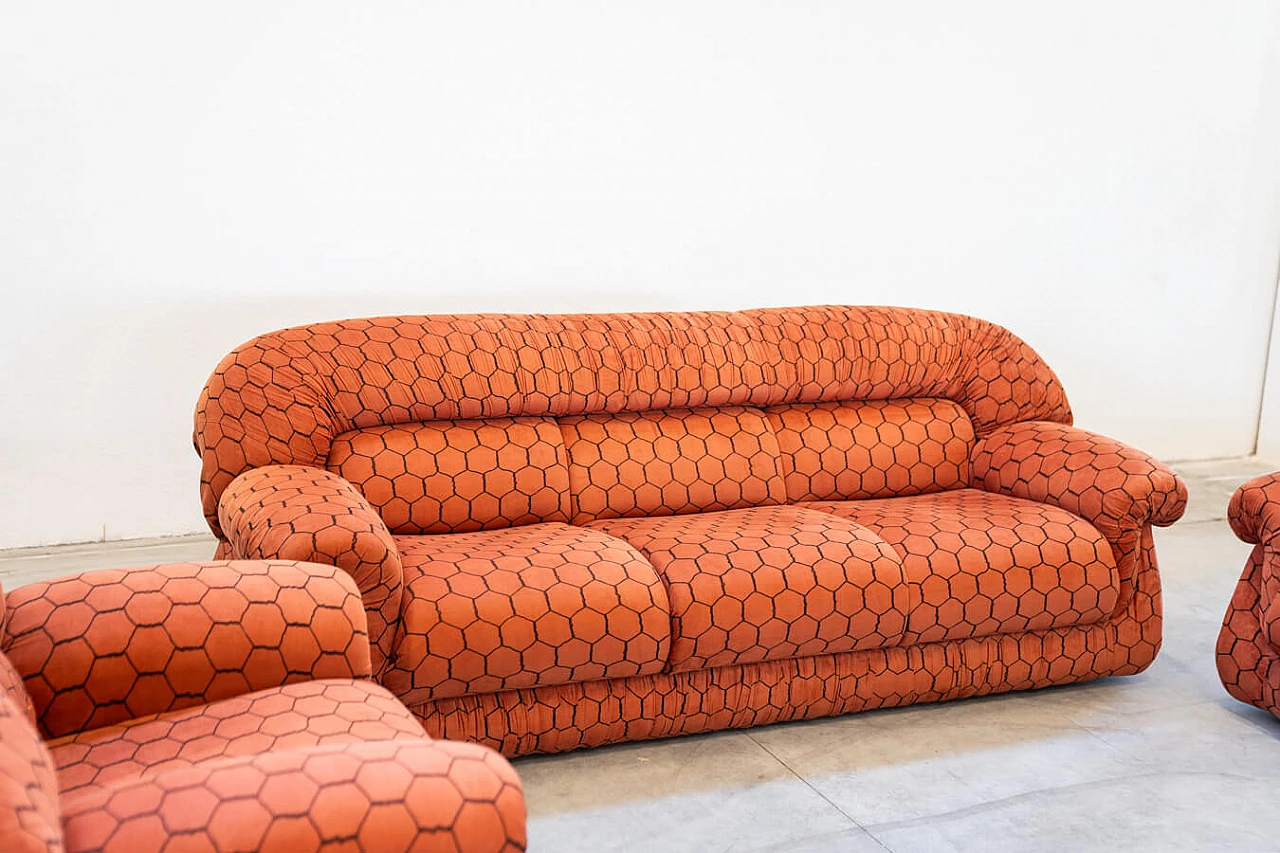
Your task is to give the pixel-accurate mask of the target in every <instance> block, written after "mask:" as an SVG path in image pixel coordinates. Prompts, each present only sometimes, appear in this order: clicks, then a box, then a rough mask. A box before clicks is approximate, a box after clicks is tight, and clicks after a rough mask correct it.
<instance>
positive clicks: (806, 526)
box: [589, 506, 910, 672]
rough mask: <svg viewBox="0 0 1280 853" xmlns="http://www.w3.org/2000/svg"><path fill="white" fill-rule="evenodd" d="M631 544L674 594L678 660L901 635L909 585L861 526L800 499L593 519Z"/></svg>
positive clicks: (828, 650)
mask: <svg viewBox="0 0 1280 853" xmlns="http://www.w3.org/2000/svg"><path fill="white" fill-rule="evenodd" d="M589 526H590V527H592V528H594V529H596V530H601V531H603V532H605V533H608V534H610V535H612V536H616V537H618V538H620V539H625V540H626V541H627V542H628V543H630V544H631V545H633V546H635V547H636V548H637V549H639V551H640V552H641V553H642V554H644V556H645V557H646V558H647V559H648V560H649V561H650V562H651V563H652V564H653V566H654V568H655V569H657V571H658V572H659V573H660V574H661V576H662V579H663V581H664V582H665V583H666V587H667V595H668V596H669V598H670V600H671V616H672V636H671V670H672V671H677V672H678V671H688V670H698V669H706V668H709V667H717V666H726V665H729V664H744V663H755V662H758V661H766V660H785V659H787V658H795V657H809V656H813V655H819V654H833V653H837V652H849V651H855V650H858V649H876V648H883V647H884V646H893V645H897V644H898V642H899V640H900V639H901V637H902V632H903V630H904V629H905V627H906V622H907V611H908V609H909V606H910V604H909V590H908V588H907V586H906V584H904V583H903V574H902V564H901V563H900V561H899V560H898V556H897V554H895V553H894V552H893V550H892V549H891V548H890V547H889V546H888V545H886V544H885V543H884V542H883V541H882V540H881V539H880V538H879V537H877V536H876V535H875V534H873V533H871V532H870V531H868V530H867V529H866V528H864V527H860V526H858V525H857V524H852V523H850V522H848V521H846V520H844V519H842V518H839V517H837V516H834V515H830V514H827V513H820V512H814V511H813V510H808V509H801V508H800V507H795V506H773V507H754V508H750V509H737V510H727V511H725V512H708V513H699V514H696V515H678V516H667V517H660V518H628V519H621V518H620V519H610V520H607V521H594V522H591V523H590V525H589Z"/></svg>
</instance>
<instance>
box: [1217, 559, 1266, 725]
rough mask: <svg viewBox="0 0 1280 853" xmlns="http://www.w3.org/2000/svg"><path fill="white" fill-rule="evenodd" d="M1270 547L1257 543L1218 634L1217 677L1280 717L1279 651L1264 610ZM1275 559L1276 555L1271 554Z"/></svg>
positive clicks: (1236, 693)
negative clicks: (1264, 567) (1264, 577)
mask: <svg viewBox="0 0 1280 853" xmlns="http://www.w3.org/2000/svg"><path fill="white" fill-rule="evenodd" d="M1266 551H1267V546H1265V545H1256V546H1254V549H1253V553H1252V554H1250V556H1249V562H1248V563H1247V564H1246V565H1245V569H1244V574H1243V575H1242V576H1241V578H1240V582H1239V583H1237V584H1236V590H1235V594H1234V595H1233V596H1232V597H1231V603H1230V604H1229V605H1228V607H1227V613H1226V616H1225V617H1223V620H1222V631H1221V632H1220V633H1219V634H1218V648H1217V658H1218V677H1219V678H1221V679H1222V685H1223V686H1224V687H1226V688H1227V692H1228V693H1230V694H1231V695H1232V696H1233V697H1235V698H1236V699H1239V700H1240V701H1241V702H1247V703H1249V704H1250V705H1256V706H1257V707H1259V708H1262V709H1263V710H1264V711H1270V712H1271V713H1272V714H1274V715H1276V716H1277V717H1280V650H1277V649H1276V647H1275V646H1273V645H1271V641H1270V639H1269V638H1268V632H1267V626H1265V625H1264V624H1263V613H1264V612H1265V611H1266V609H1267V607H1268V605H1269V602H1268V601H1267V600H1265V599H1266V596H1265V595H1264V589H1263V566H1264V564H1265V562H1266V560H1267V559H1268V555H1267V553H1266ZM1272 559H1274V557H1272Z"/></svg>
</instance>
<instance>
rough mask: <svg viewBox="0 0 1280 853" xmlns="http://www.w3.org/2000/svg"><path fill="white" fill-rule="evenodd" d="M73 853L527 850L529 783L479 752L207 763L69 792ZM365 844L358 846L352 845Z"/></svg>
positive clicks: (440, 749)
mask: <svg viewBox="0 0 1280 853" xmlns="http://www.w3.org/2000/svg"><path fill="white" fill-rule="evenodd" d="M62 820H63V828H64V829H63V832H64V835H65V838H66V845H67V851H68V853H73V851H82V850H94V851H101V853H134V851H136V850H139V849H143V848H144V847H145V848H150V847H152V846H158V841H157V839H156V836H157V835H158V834H168V835H180V836H181V837H182V849H183V850H185V851H207V853H217V851H224V850H257V851H260V853H310V851H318V850H321V849H325V850H327V849H330V847H337V846H342V847H344V849H345V848H346V847H347V846H353V847H355V848H357V849H359V850H361V851H363V853H379V851H402V850H415V851H424V853H425V851H446V850H447V851H458V853H516V851H520V850H524V847H525V806H524V796H523V794H522V793H521V790H520V781H519V779H518V778H517V777H516V774H515V771H513V770H512V769H511V765H509V764H508V763H507V762H506V760H505V759H503V758H502V757H501V756H499V755H498V754H497V753H495V752H493V751H492V750H489V749H486V748H484V747H481V746H476V745H474V744H463V743H450V742H446V741H434V742H432V741H426V740H421V741H374V742H366V743H357V744H344V745H334V746H315V747H308V748H302V749H294V750H285V751H280V752H267V753H263V754H260V755H254V756H244V757H240V758H232V759H223V760H219V761H208V762H204V763H202V764H197V765H195V766H192V767H184V768H178V769H173V770H168V771H162V772H160V773H157V774H154V775H151V776H148V777H144V778H141V779H139V778H136V777H135V778H132V779H130V780H128V781H121V782H118V783H107V784H106V785H103V786H100V787H95V788H91V789H88V790H87V791H86V793H85V794H83V795H75V794H72V795H68V796H67V797H65V798H64V802H63V817H62ZM352 842H354V844H352Z"/></svg>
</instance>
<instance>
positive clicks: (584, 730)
mask: <svg viewBox="0 0 1280 853" xmlns="http://www.w3.org/2000/svg"><path fill="white" fill-rule="evenodd" d="M195 446H196V449H197V451H198V452H199V453H200V455H201V458H202V460H203V473H202V480H201V496H202V499H203V505H204V512H205V517H206V518H207V520H208V522H209V526H210V528H211V529H212V530H213V531H214V533H216V534H217V535H218V537H219V539H220V546H219V555H220V556H224V557H225V556H230V557H237V558H248V557H253V558H264V557H280V558H289V559H306V560H314V561H318V562H324V563H330V564H333V565H336V566H340V567H342V568H343V569H344V570H346V571H347V572H349V573H350V574H351V576H352V577H353V578H354V579H355V580H356V582H357V583H358V585H359V588H360V591H361V594H362V595H363V598H364V604H365V607H366V609H367V610H368V612H369V618H370V633H371V636H372V639H373V655H374V664H373V666H374V670H375V672H376V674H377V678H378V679H379V680H380V681H381V683H382V684H384V685H385V686H387V687H388V688H390V689H391V691H392V692H393V693H395V694H396V695H397V696H398V697H399V698H400V699H401V700H402V701H404V702H405V703H406V704H408V705H409V706H410V708H411V709H412V710H413V711H414V712H415V713H416V714H417V715H418V717H419V719H421V720H422V721H423V723H424V725H425V727H426V729H427V731H428V732H430V733H431V734H432V735H435V736H441V737H449V738H454V739H460V740H469V741H477V742H480V743H484V744H488V745H490V746H493V747H495V748H498V749H500V750H502V751H503V752H504V753H506V754H508V755H516V754H522V753H531V752H554V751H558V750H567V749H573V748H576V747H581V746H590V745H595V744H601V743H607V742H611V741H618V740H629V739H639V738H654V737H663V736H667V735H675V734H682V733H688V732H699V731H706V730H711V729H721V728H728V727H738V726H750V725H756V724H763V723H770V722H774V721H777V720H789V719H796V718H808V717H818V716H826V715H833V714H842V713H846V712H850V711H856V710H860V709H865V708H876V707H884V706H892V705H903V704H908V703H912V702H923V701H935V700H942V699H950V698H955V697H962V696H973V695H978V694H984V693H992V692H998V691H1005V690H1015V689H1025V688H1034V687H1042V686H1045V685H1050V684H1061V683H1065V682H1073V681H1081V680H1086V679H1091V678H1096V677H1099V676H1104V675H1120V674H1129V673H1135V672H1138V671H1140V670H1142V669H1143V668H1144V667H1146V666H1147V665H1148V664H1149V663H1150V662H1151V661H1152V659H1153V658H1154V657H1155V655H1156V652H1157V650H1158V648H1159V645H1160V599H1159V591H1160V587H1159V579H1158V575H1157V570H1156V563H1155V556H1154V552H1153V545H1152V537H1151V525H1153V524H1156V525H1166V524H1170V523H1172V522H1174V521H1175V520H1176V519H1177V518H1178V517H1179V516H1180V515H1181V513H1182V510H1183V508H1184V506H1185V502H1186V488H1185V486H1184V484H1183V483H1182V482H1181V481H1180V480H1179V479H1178V477H1177V476H1176V475H1175V474H1174V473H1173V472H1172V471H1170V470H1169V469H1168V468H1167V467H1165V466H1164V465H1162V464H1160V463H1159V462H1157V461H1156V460H1154V459H1152V458H1151V457H1149V456H1147V455H1146V454H1144V453H1141V452H1139V451H1137V450H1134V449H1131V448H1129V447H1126V446H1125V445H1123V444H1121V443H1119V442H1116V441H1113V440H1111V439H1108V438H1104V437H1102V436H1099V435H1095V434H1092V433H1089V432H1086V431H1084V430H1080V429H1076V428H1074V427H1072V426H1071V411H1070V408H1069V407H1068V404H1067V399H1066V396H1065V394H1064V393H1063V390H1062V387H1061V386H1060V385H1059V383H1058V380H1057V378H1056V377H1055V376H1054V374H1053V372H1052V371H1051V370H1050V369H1049V368H1048V366H1046V365H1045V363H1044V362H1043V361H1042V360H1041V359H1040V358H1039V357H1038V356H1037V355H1036V353H1035V352H1033V351H1032V350H1031V348H1030V347H1028V346H1027V345H1026V344H1025V343H1023V342H1022V341H1020V340H1019V339H1018V338H1017V337H1015V336H1014V335H1012V334H1011V333H1009V332H1008V331H1006V330H1004V329H1002V328H1000V327H998V326H995V325H993V324H990V323H987V322H984V321H981V320H977V319H974V318H971V317H965V316H960V315H955V314H943V313H937V312H930V311H918V310H908V309H895V308H865V307H811V308H778V309H761V310H752V311H742V312H700V313H654V314H600V315H558V316H549V315H473V316H425V317H384V318H375V319H360V320H345V321H340V322H332V323H320V324H315V325H309V326H301V327H297V328H292V329H285V330H282V331H277V332H272V333H270V334H265V335H262V336H260V337H258V338H256V339H254V340H252V341H249V342H248V343H246V344H244V345H242V346H241V347H239V348H237V349H236V350H235V351H234V352H232V353H231V354H230V355H228V356H227V357H226V358H225V359H224V360H223V361H222V363H221V364H220V365H219V366H218V367H217V369H216V370H215V371H214V373H213V375H212V376H211V377H210V379H209V381H208V384H207V385H206V387H205V389H204V391H203V392H202V394H201V396H200V400H199V403H198V407H197V410H196V416H195Z"/></svg>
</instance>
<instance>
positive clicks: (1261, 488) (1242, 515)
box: [1227, 471, 1280, 545]
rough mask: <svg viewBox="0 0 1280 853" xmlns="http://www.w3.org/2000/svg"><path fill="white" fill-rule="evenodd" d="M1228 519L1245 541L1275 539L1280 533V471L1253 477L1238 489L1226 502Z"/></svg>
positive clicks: (1259, 541) (1256, 541)
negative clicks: (1229, 500) (1228, 501)
mask: <svg viewBox="0 0 1280 853" xmlns="http://www.w3.org/2000/svg"><path fill="white" fill-rule="evenodd" d="M1227 521H1228V522H1230V524H1231V529H1232V530H1233V531H1235V534H1236V536H1238V537H1239V538H1240V540H1241V541H1242V542H1247V543H1249V544H1250V545H1260V544H1262V543H1264V542H1266V543H1273V542H1275V539H1276V534H1277V533H1280V471H1278V472H1276V473H1274V474H1263V475H1262V476H1261V477H1254V478H1253V479H1252V480H1250V481H1249V482H1247V483H1245V484H1244V485H1242V486H1241V487H1240V488H1238V489H1236V491H1235V494H1233V495H1232V496H1231V502H1230V503H1229V504H1227Z"/></svg>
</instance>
